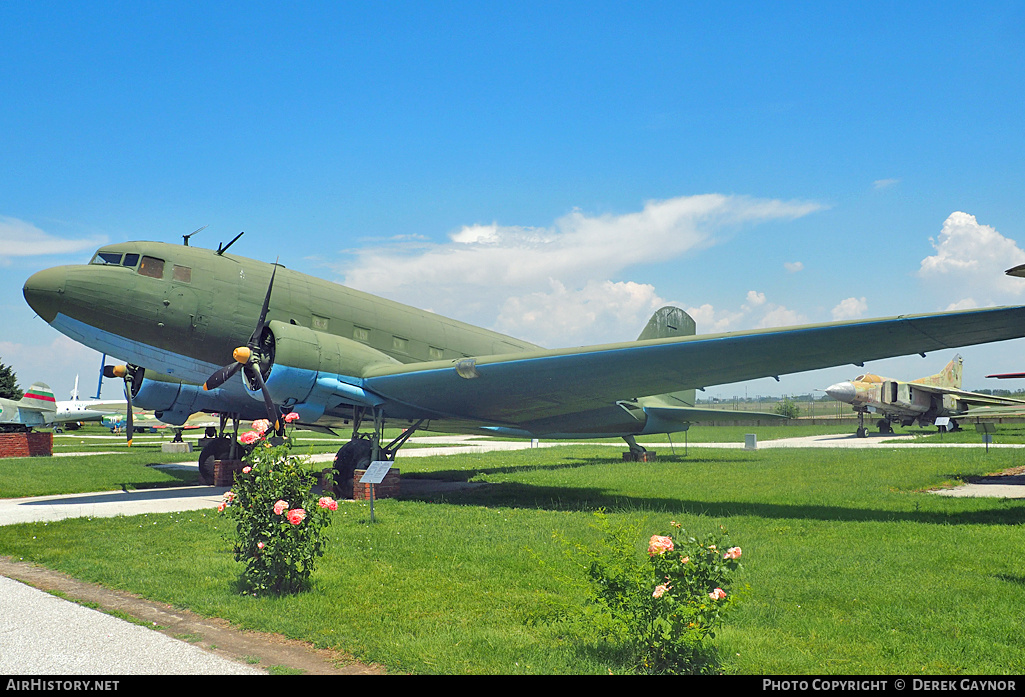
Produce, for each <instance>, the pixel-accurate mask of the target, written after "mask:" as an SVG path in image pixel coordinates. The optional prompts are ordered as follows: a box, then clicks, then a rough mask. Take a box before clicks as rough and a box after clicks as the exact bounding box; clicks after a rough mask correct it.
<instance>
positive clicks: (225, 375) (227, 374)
mask: <svg viewBox="0 0 1025 697" xmlns="http://www.w3.org/2000/svg"><path fill="white" fill-rule="evenodd" d="M241 367H242V364H241V363H232V364H230V365H226V366H224V367H223V368H221V369H220V370H218V371H217V372H216V373H214V374H213V375H211V376H210V377H208V378H207V379H206V382H204V383H203V389H204V390H215V389H217V388H218V387H220V386H221V385H223V384H224V383H226V382H227V381H228V380H229V379H230V378H231V376H232V375H234V374H235V373H237V372H238V369H239V368H241Z"/></svg>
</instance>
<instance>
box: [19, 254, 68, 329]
mask: <svg viewBox="0 0 1025 697" xmlns="http://www.w3.org/2000/svg"><path fill="white" fill-rule="evenodd" d="M66 281H67V274H66V273H65V271H64V269H63V268H61V267H59V266H56V267H54V268H52V269H43V270H42V271H39V272H37V273H34V274H32V275H31V276H30V277H29V279H28V280H27V281H25V287H24V288H22V293H24V295H25V301H26V302H27V303H28V304H29V305H30V306H31V307H32V309H33V310H35V311H36V314H37V315H39V316H40V317H42V318H43V319H44V320H46V321H47V322H53V319H54V317H56V316H57V312H58V311H59V310H60V305H61V300H62V299H63V296H64V284H65V282H66Z"/></svg>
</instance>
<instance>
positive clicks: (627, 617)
mask: <svg viewBox="0 0 1025 697" xmlns="http://www.w3.org/2000/svg"><path fill="white" fill-rule="evenodd" d="M596 515H597V521H598V522H597V524H596V527H597V528H598V529H599V530H600V531H601V532H602V533H603V538H602V542H601V544H599V545H597V546H594V547H584V546H578V549H579V550H581V551H582V552H583V553H584V555H585V562H584V563H585V566H586V569H587V577H588V582H589V587H590V589H591V595H592V600H593V602H594V604H595V606H596V607H598V608H600V609H601V610H602V611H603V613H604V614H606V615H607V618H606V620H603V623H605V626H607V627H612V629H611V630H606V634H607V635H609V636H610V637H612V638H614V639H615V640H616V641H621V642H623V643H624V644H626V646H627V647H628V650H629V651H630V654H631V656H632V657H633V661H634V662H635V664H636V667H637V668H638V669H639V670H640V671H642V672H646V673H676V674H681V673H683V674H696V673H711V672H715V671H716V670H717V666H718V662H717V660H716V657H715V649H714V647H713V646H712V644H711V640H712V639H714V638H715V631H716V629H718V628H719V626H721V624H722V623H723V621H724V618H725V616H726V614H727V613H728V612H729V611H730V610H731V609H732V608H733V607H734V605H735V603H736V596H735V593H734V590H733V588H734V580H733V579H734V576H735V575H736V572H737V571H738V570H739V569H740V561H739V559H740V557H741V554H742V552H741V549H740V547H735V546H731V545H730V544H729V543H728V537H727V535H726V534H725V531H724V530H722V528H720V532H719V533H718V534H710V535H706V536H704V537H702V538H700V539H698V538H695V537H692V536H690V535H688V534H687V533H686V532H685V531H684V530H683V529H682V528H681V526H680V525H679V524H678V523H676V522H671V523H670V527H671V528H673V529H674V532H671V533H670V534H667V535H652V536H651V537H650V539H649V540H648V554H647V557H643V556H639V555H638V554H637V546H636V544H637V543H636V537H635V536H633V534H632V531H626V530H624V529H622V528H620V529H613V528H612V526H611V524H610V523H609V520H608V518H607V517H606V516H605V514H604V512H601V511H599V512H598V513H597V514H596ZM722 550H726V551H725V552H724V551H722ZM609 620H611V622H609Z"/></svg>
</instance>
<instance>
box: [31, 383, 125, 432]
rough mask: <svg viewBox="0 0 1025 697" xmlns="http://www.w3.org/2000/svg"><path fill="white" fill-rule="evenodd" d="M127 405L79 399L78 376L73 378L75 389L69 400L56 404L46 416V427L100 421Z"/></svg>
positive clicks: (111, 401)
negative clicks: (52, 410)
mask: <svg viewBox="0 0 1025 697" xmlns="http://www.w3.org/2000/svg"><path fill="white" fill-rule="evenodd" d="M127 405H128V403H127V402H126V401H125V400H123V399H122V400H120V401H119V400H116V399H79V398H78V376H77V375H76V376H75V388H74V389H73V390H71V399H69V400H62V401H58V402H56V404H55V406H56V409H55V411H54V412H53V413H52V414H50V413H47V415H46V425H47V426H59V425H61V424H69V423H78V422H80V421H101V420H102V419H103V417H104V416H109V415H110V414H116V413H117V412H119V411H121V412H123V411H124V410H125V409H126V408H127Z"/></svg>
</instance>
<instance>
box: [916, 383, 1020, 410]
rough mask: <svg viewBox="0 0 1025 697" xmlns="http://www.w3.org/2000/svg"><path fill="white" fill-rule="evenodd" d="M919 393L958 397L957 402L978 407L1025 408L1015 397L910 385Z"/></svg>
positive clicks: (917, 384) (918, 384)
mask: <svg viewBox="0 0 1025 697" xmlns="http://www.w3.org/2000/svg"><path fill="white" fill-rule="evenodd" d="M909 384H910V385H912V386H913V387H914V388H915V390H916V391H918V392H932V393H934V394H947V395H952V396H954V397H957V401H959V402H964V403H965V404H967V405H971V406H978V407H1014V406H1017V407H1018V408H1019V409H1021V408H1022V407H1025V399H1015V398H1014V397H1000V396H997V395H989V394H980V393H978V392H969V391H967V390H959V389H957V388H954V387H939V386H936V385H923V384H921V383H917V382H914V383H909Z"/></svg>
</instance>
